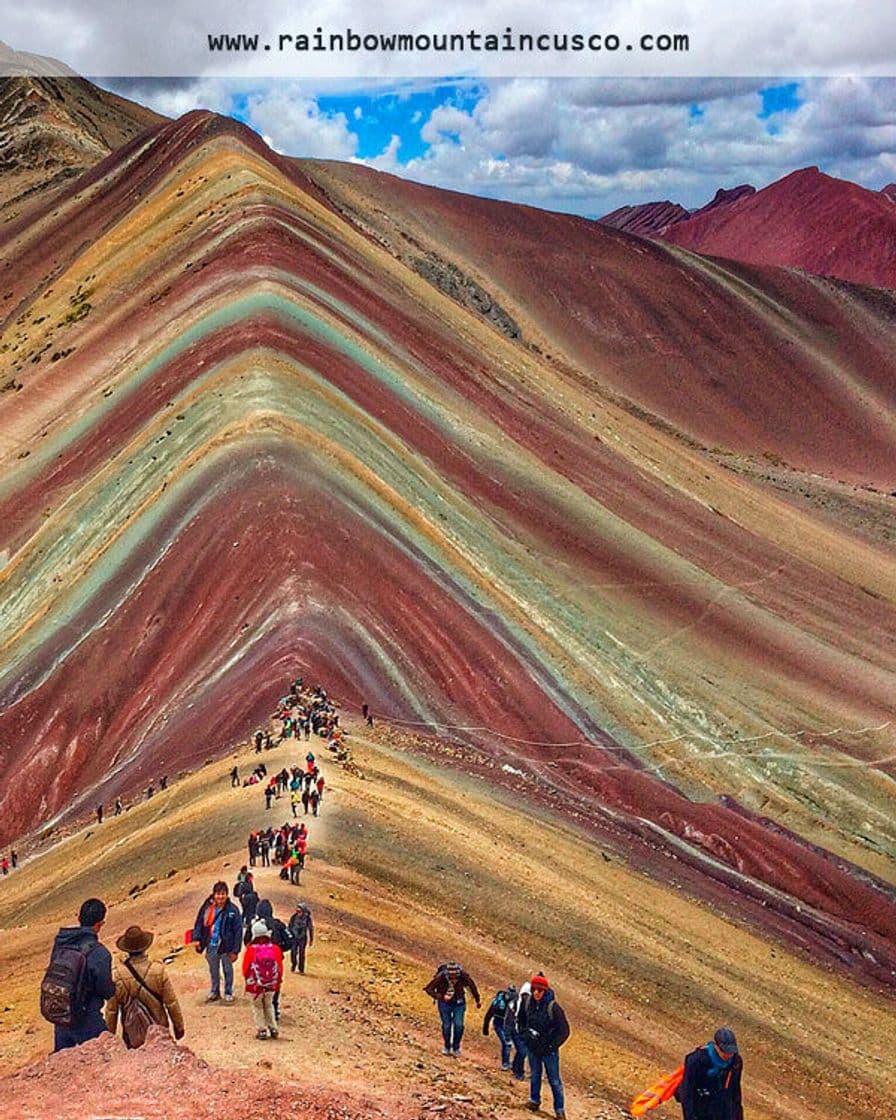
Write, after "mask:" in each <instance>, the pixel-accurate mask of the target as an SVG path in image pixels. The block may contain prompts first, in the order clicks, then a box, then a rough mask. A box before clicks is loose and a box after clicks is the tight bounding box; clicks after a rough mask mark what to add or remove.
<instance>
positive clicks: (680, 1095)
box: [675, 1027, 744, 1120]
mask: <svg viewBox="0 0 896 1120" xmlns="http://www.w3.org/2000/svg"><path fill="white" fill-rule="evenodd" d="M743 1065H744V1063H743V1061H742V1059H741V1056H740V1051H739V1050H738V1047H737V1039H736V1038H735V1037H734V1031H732V1030H731V1029H730V1028H729V1027H719V1029H718V1030H717V1031H716V1033H715V1034H714V1035H713V1038H712V1041H711V1042H707V1043H706V1045H705V1046H701V1047H699V1048H698V1049H697V1050H693V1051H692V1052H691V1053H690V1054H688V1056H687V1057H686V1058H685V1060H684V1077H683V1078H682V1081H681V1084H680V1085H679V1087H678V1089H677V1090H676V1091H675V1099H676V1100H677V1101H678V1102H679V1103H680V1104H681V1111H682V1117H683V1120H743V1117H744V1109H743V1104H742V1103H741V1097H740V1075H741V1071H742V1069H743Z"/></svg>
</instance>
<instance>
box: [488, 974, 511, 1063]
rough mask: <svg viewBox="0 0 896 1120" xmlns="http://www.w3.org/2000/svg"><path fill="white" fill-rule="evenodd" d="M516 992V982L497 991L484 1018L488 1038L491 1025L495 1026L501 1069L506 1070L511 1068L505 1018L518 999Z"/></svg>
mask: <svg viewBox="0 0 896 1120" xmlns="http://www.w3.org/2000/svg"><path fill="white" fill-rule="evenodd" d="M516 994H517V993H516V985H515V984H508V985H507V987H506V988H502V989H501V990H500V991H499V992H496V993H495V995H494V998H493V999H492V1002H491V1003H490V1004H489V1005H488V1011H486V1013H485V1018H484V1019H483V1020H482V1033H483V1034H484V1035H485V1036H486V1038H488V1028H489V1025H492V1026H493V1027H494V1028H495V1036H496V1038H497V1039H498V1041H499V1042H500V1043H501V1069H506V1070H509V1069H510V1068H511V1067H510V1039H509V1038H508V1037H507V1032H506V1030H505V1029H504V1019H505V1016H506V1015H507V1008H508V1007H509V1005H510V1004H511V1002H513V1001H514V1000H515V999H516Z"/></svg>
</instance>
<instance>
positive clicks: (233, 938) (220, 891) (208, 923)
mask: <svg viewBox="0 0 896 1120" xmlns="http://www.w3.org/2000/svg"><path fill="white" fill-rule="evenodd" d="M242 943H243V919H242V917H241V916H240V912H239V910H237V908H236V907H235V906H234V905H233V903H232V902H231V901H230V895H229V891H228V889H227V884H226V883H223V882H220V883H215V885H214V886H213V887H212V893H211V895H210V896H209V897H208V898H207V899H206V900H205V902H203V904H202V905H201V906H200V907H199V913H198V914H197V915H196V921H195V923H194V925H193V944H194V945H195V946H196V952H197V953H206V959H207V961H208V971H209V975H210V976H211V990H210V991H209V993H208V1000H209V1002H212V1001H214V1000H217V999H220V998H221V970H222V969H223V972H224V1002H225V1003H233V962H234V961H235V960H236V959H237V957H238V956H239V955H240V949H241V947H242Z"/></svg>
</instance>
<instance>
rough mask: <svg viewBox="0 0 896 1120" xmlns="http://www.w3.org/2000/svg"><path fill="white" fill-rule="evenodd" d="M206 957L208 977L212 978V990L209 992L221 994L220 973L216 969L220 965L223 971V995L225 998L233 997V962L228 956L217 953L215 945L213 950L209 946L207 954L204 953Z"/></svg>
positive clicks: (227, 954)
mask: <svg viewBox="0 0 896 1120" xmlns="http://www.w3.org/2000/svg"><path fill="white" fill-rule="evenodd" d="M206 956H207V958H208V971H209V975H210V976H211V978H212V988H211V990H212V991H213V992H215V993H216V994H217V995H220V994H221V973H220V971H219V968H218V966H219V964H220V967H221V968H223V969H224V995H225V996H232V995H233V961H232V960H231V959H230V954H229V953H221V952H219V950H218V946H217V945H216V946H215V947H214V948H212V946H211V945H209V947H208V952H207V953H206Z"/></svg>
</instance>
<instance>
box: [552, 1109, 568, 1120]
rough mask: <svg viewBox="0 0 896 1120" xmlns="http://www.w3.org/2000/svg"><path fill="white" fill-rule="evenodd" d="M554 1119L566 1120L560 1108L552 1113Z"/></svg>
mask: <svg viewBox="0 0 896 1120" xmlns="http://www.w3.org/2000/svg"><path fill="white" fill-rule="evenodd" d="M554 1120H566V1113H565V1112H564V1111H563V1109H562V1108H561V1109H560V1111H559V1112H555V1113H554Z"/></svg>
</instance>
